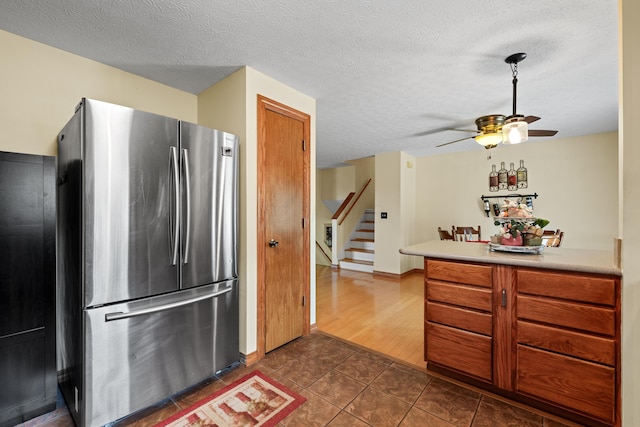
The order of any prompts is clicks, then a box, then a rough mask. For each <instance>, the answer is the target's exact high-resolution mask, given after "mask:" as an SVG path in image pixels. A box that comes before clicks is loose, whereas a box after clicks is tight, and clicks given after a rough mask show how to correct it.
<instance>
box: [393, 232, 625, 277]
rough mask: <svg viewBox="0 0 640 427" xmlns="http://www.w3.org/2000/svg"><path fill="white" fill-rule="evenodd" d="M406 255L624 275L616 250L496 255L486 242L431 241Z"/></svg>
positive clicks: (550, 250)
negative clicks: (614, 252) (617, 260)
mask: <svg viewBox="0 0 640 427" xmlns="http://www.w3.org/2000/svg"><path fill="white" fill-rule="evenodd" d="M400 253H402V254H405V255H417V256H422V257H427V258H440V259H450V260H456V261H471V262H484V263H489V264H503V265H513V266H518V267H533V268H547V269H555V270H566V271H579V272H584V273H595V274H608V275H614V276H621V275H622V271H621V269H620V267H619V266H617V265H616V264H615V261H614V254H613V250H612V251H597V250H587V249H570V248H544V250H543V251H542V253H541V254H540V255H535V254H522V253H509V252H497V251H496V252H493V251H491V250H489V245H488V244H486V243H470V242H455V241H452V240H430V241H428V242H423V243H418V244H416V245H412V246H409V247H406V248H402V249H400Z"/></svg>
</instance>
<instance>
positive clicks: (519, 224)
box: [494, 199, 549, 246]
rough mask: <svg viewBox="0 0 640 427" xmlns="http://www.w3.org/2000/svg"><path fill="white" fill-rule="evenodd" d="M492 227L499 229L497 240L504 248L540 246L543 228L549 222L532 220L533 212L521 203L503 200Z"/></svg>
mask: <svg viewBox="0 0 640 427" xmlns="http://www.w3.org/2000/svg"><path fill="white" fill-rule="evenodd" d="M498 218H501V219H496V221H495V222H494V225H497V226H499V227H500V234H499V237H498V240H499V242H500V244H502V245H505V246H540V245H541V244H542V235H543V234H544V231H543V228H544V227H545V226H547V224H549V221H548V220H546V219H543V218H533V210H532V209H531V208H529V207H528V206H527V205H525V204H523V203H517V202H514V201H511V200H509V199H505V203H504V205H502V209H501V212H500V214H499V215H498Z"/></svg>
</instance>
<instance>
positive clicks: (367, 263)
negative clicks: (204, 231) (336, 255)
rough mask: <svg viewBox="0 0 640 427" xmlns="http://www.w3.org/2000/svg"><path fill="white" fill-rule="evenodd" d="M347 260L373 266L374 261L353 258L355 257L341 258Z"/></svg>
mask: <svg viewBox="0 0 640 427" xmlns="http://www.w3.org/2000/svg"><path fill="white" fill-rule="evenodd" d="M340 261H341V262H342V261H345V262H351V263H353V264H362V265H370V266H373V261H363V260H359V259H353V258H344V259H341V260H340Z"/></svg>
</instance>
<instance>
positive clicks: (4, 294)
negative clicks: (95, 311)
mask: <svg viewBox="0 0 640 427" xmlns="http://www.w3.org/2000/svg"><path fill="white" fill-rule="evenodd" d="M54 169H55V166H54V159H53V158H51V157H49V158H47V157H42V156H31V155H26V154H15V153H1V152H0V384H2V385H3V386H2V387H1V388H0V425H5V424H7V425H9V424H11V423H20V422H23V421H25V420H27V419H29V418H32V417H34V416H37V415H39V414H41V413H44V412H47V411H49V410H52V409H54V408H55V393H56V371H55V298H54V287H55V225H54V222H55V193H54V192H55V189H54Z"/></svg>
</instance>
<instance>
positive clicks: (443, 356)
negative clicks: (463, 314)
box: [425, 322, 492, 382]
mask: <svg viewBox="0 0 640 427" xmlns="http://www.w3.org/2000/svg"><path fill="white" fill-rule="evenodd" d="M425 328H426V331H427V336H428V339H429V341H428V347H427V360H428V361H429V362H430V363H435V364H437V365H440V366H443V367H446V368H449V369H453V370H456V371H459V372H461V373H463V374H466V375H470V376H472V377H476V378H479V379H482V380H484V381H488V382H491V380H492V366H491V354H492V353H491V346H492V342H491V337H487V336H484V335H480V334H475V333H473V332H467V331H464V330H461V329H456V328H450V327H448V326H442V325H437V324H433V323H429V322H427V323H426V324H425Z"/></svg>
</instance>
